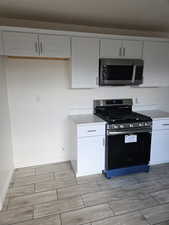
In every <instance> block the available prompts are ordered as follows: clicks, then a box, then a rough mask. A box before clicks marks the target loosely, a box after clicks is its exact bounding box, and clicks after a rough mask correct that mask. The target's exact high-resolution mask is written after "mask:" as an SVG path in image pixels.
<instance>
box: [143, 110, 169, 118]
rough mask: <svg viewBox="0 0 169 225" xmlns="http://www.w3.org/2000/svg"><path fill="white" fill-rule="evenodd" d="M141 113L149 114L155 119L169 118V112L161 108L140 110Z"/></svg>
mask: <svg viewBox="0 0 169 225" xmlns="http://www.w3.org/2000/svg"><path fill="white" fill-rule="evenodd" d="M139 113H141V114H144V115H146V116H149V117H151V118H152V119H153V120H159V119H169V112H164V111H161V110H145V111H139Z"/></svg>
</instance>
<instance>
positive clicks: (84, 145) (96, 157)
mask: <svg viewBox="0 0 169 225" xmlns="http://www.w3.org/2000/svg"><path fill="white" fill-rule="evenodd" d="M104 143H105V137H104V136H93V137H84V138H79V139H78V147H77V148H78V155H77V157H78V161H77V171H78V172H77V175H78V176H83V175H90V174H97V173H101V172H102V170H103V169H104V158H105V144H104Z"/></svg>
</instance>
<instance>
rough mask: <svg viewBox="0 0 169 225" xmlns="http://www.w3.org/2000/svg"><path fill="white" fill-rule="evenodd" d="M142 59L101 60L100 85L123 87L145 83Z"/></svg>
mask: <svg viewBox="0 0 169 225" xmlns="http://www.w3.org/2000/svg"><path fill="white" fill-rule="evenodd" d="M143 68H144V61H143V60H142V59H108V58H104V59H100V61H99V85H100V86H122V85H140V84H142V83H143Z"/></svg>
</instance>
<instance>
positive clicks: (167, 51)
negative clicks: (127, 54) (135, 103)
mask: <svg viewBox="0 0 169 225" xmlns="http://www.w3.org/2000/svg"><path fill="white" fill-rule="evenodd" d="M143 59H144V82H143V85H142V86H145V87H146V86H147V87H149V86H150V87H165V86H167V87H168V86H169V43H166V42H151V41H145V42H144V48H143Z"/></svg>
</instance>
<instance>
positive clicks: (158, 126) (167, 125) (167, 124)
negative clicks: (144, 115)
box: [153, 119, 169, 130]
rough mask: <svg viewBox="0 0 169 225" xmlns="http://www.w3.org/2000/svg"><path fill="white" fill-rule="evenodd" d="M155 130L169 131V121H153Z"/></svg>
mask: <svg viewBox="0 0 169 225" xmlns="http://www.w3.org/2000/svg"><path fill="white" fill-rule="evenodd" d="M153 130H169V119H166V120H155V121H153Z"/></svg>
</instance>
